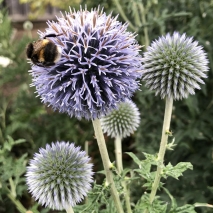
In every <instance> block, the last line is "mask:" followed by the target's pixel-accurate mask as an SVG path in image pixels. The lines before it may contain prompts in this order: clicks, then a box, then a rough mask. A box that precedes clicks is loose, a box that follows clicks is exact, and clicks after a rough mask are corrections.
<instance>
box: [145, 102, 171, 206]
mask: <svg viewBox="0 0 213 213" xmlns="http://www.w3.org/2000/svg"><path fill="white" fill-rule="evenodd" d="M172 106H173V98H166V108H165V114H164V122H163V130H162V137H161V143H160V150H159V153H158V162H159V165H158V168H157V172H156V174H155V180H154V183H153V185H152V191H151V194H150V200H149V201H150V203H151V204H152V202H153V200H154V199H155V195H156V192H157V189H158V186H159V183H160V178H161V172H162V167H163V160H164V155H165V152H166V146H167V141H168V132H169V128H170V122H171V115H172Z"/></svg>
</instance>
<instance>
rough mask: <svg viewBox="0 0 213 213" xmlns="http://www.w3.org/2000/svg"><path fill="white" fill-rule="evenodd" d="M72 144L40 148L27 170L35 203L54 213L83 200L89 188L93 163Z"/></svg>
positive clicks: (58, 144) (28, 183)
mask: <svg viewBox="0 0 213 213" xmlns="http://www.w3.org/2000/svg"><path fill="white" fill-rule="evenodd" d="M89 161H90V158H89V157H88V156H87V155H86V152H84V151H81V150H80V147H75V146H74V144H73V143H71V144H70V143H68V142H63V141H62V142H56V143H52V145H46V149H44V148H41V149H40V150H39V153H36V154H35V155H34V158H33V159H32V160H31V161H30V165H29V166H28V167H27V173H26V177H27V178H26V179H27V185H28V188H29V191H30V192H31V193H32V195H33V197H34V198H35V199H36V200H38V202H39V203H40V204H42V205H45V206H46V207H49V208H51V209H56V210H62V209H67V208H68V207H70V206H75V205H76V203H79V202H80V201H82V199H83V198H84V196H86V195H87V192H88V191H89V190H90V188H91V185H90V184H91V182H92V175H93V172H92V164H91V163H89Z"/></svg>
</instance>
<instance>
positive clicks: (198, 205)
mask: <svg viewBox="0 0 213 213" xmlns="http://www.w3.org/2000/svg"><path fill="white" fill-rule="evenodd" d="M194 207H208V208H213V205H211V204H208V203H195V204H194Z"/></svg>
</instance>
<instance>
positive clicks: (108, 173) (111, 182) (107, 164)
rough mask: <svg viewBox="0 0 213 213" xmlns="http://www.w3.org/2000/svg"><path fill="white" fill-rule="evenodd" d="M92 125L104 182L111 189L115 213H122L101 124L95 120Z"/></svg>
mask: <svg viewBox="0 0 213 213" xmlns="http://www.w3.org/2000/svg"><path fill="white" fill-rule="evenodd" d="M92 123H93V127H94V130H95V136H96V139H97V142H98V147H99V150H100V154H101V158H102V162H103V166H104V170H105V173H106V182H107V184H109V185H110V187H111V193H112V196H113V200H114V202H115V206H116V208H117V212H118V213H123V208H122V205H121V201H120V198H119V195H118V191H117V189H116V187H115V183H114V180H113V175H112V172H111V170H110V167H111V162H110V159H109V155H108V152H107V147H106V143H105V139H104V135H103V132H102V129H101V122H100V120H99V119H95V120H92Z"/></svg>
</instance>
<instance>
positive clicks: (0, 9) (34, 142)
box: [0, 0, 213, 213]
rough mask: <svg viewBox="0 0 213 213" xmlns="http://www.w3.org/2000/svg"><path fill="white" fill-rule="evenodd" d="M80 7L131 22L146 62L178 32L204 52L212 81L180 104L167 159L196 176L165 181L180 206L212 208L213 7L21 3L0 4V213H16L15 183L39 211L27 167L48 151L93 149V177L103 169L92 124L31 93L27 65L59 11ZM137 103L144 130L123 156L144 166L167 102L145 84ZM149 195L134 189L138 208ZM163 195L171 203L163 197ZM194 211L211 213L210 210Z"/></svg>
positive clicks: (182, 2)
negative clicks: (49, 147) (186, 165)
mask: <svg viewBox="0 0 213 213" xmlns="http://www.w3.org/2000/svg"><path fill="white" fill-rule="evenodd" d="M27 2H28V4H25V3H27ZM21 3H22V4H21ZM14 4H15V5H16V6H14ZM80 4H81V5H85V4H87V8H88V9H90V8H92V7H97V6H98V5H101V6H103V7H104V8H105V12H106V13H109V12H111V11H113V14H114V15H117V14H118V13H119V14H120V16H119V20H120V21H122V22H125V21H128V22H129V30H130V31H136V33H137V34H138V36H137V39H138V42H139V43H140V44H141V45H144V47H143V49H142V51H141V54H142V53H143V51H145V49H146V47H147V46H148V45H149V44H150V42H151V41H153V40H154V39H156V38H158V37H159V36H161V35H165V34H166V33H167V32H171V33H172V32H174V31H178V32H180V33H186V34H187V36H193V37H194V39H195V40H198V41H199V44H200V45H202V46H203V47H204V49H205V51H206V52H207V54H208V58H209V61H210V64H209V67H210V71H209V73H208V76H209V77H208V79H205V83H206V84H205V85H203V86H202V90H200V91H196V95H194V96H190V97H189V98H188V99H186V100H182V101H176V102H174V111H173V116H172V123H171V130H172V132H173V135H174V137H175V143H176V144H177V146H176V147H175V150H174V151H168V152H167V154H166V157H165V162H166V163H168V162H171V163H172V164H173V165H175V164H177V163H178V162H180V161H184V162H185V161H189V162H191V163H192V164H193V166H194V170H193V171H187V172H185V173H184V176H183V177H181V178H180V180H179V181H177V180H175V179H172V178H168V179H167V180H166V181H165V180H164V181H165V182H166V184H165V186H166V187H167V188H168V189H169V191H170V193H171V194H173V196H175V198H176V199H177V201H178V203H179V204H183V203H195V202H207V203H210V204H213V164H212V159H213V67H212V66H213V61H212V56H213V50H212V46H213V35H212V34H213V0H173V1H172V0H159V1H158V0H146V1H142V0H120V1H118V0H96V1H92V0H82V1H80V0H73V1H72V0H66V1H64V0H55V1H50V0H45V1H43V0H36V1H35V0H20V4H19V2H18V0H10V1H9V0H6V1H3V0H0V147H1V150H0V212H1V213H16V212H18V210H17V209H16V207H15V205H13V203H12V201H11V199H10V198H9V197H8V188H10V187H11V181H12V183H13V184H12V185H13V186H14V193H16V198H17V200H19V201H20V202H21V203H22V204H23V205H24V206H25V208H28V207H30V206H31V205H32V204H33V202H34V201H33V200H32V198H31V196H30V195H29V194H28V192H27V188H26V185H25V178H24V173H25V167H26V165H27V162H28V160H29V159H30V158H32V156H33V154H34V153H35V152H37V151H38V149H39V148H40V147H44V146H45V144H46V143H51V142H52V141H61V140H64V141H70V142H75V143H76V144H78V145H81V146H82V147H84V146H85V143H86V142H87V143H86V144H88V146H89V155H90V156H91V158H92V161H93V163H94V170H95V171H99V170H101V169H102V163H101V161H100V156H99V151H98V148H97V145H96V141H95V139H94V132H93V128H92V123H91V121H86V120H81V121H78V120H77V119H75V118H71V119H70V118H69V117H68V116H67V115H66V114H59V113H58V112H54V111H52V110H51V108H48V107H46V106H44V105H43V104H41V101H40V99H39V97H36V94H35V90H34V88H33V87H30V84H31V77H30V76H29V74H28V70H30V66H29V64H28V63H27V60H26V57H25V48H26V45H27V43H29V42H30V41H32V40H36V39H37V38H38V36H37V33H36V32H37V30H38V29H39V30H41V31H42V30H44V28H45V27H46V23H45V22H46V20H47V18H53V19H55V18H54V17H55V14H59V11H63V10H69V5H70V6H71V7H75V8H76V9H78V8H79V5H80ZM17 5H18V6H17ZM14 8H15V9H14ZM14 11H15V12H14ZM27 20H30V21H31V22H32V23H33V28H32V29H31V28H30V25H27V26H26V23H25V21H27ZM24 23H25V29H24V28H23V24H24ZM133 100H134V102H135V103H136V104H137V106H138V107H139V109H140V112H141V124H140V127H139V129H138V131H137V132H135V134H133V135H131V137H128V138H126V139H124V141H123V151H124V152H127V151H128V152H130V151H132V152H134V153H136V154H137V155H138V156H139V157H140V158H141V159H142V158H143V155H142V152H148V153H157V151H158V147H159V143H160V137H161V130H162V122H163V115H164V100H161V99H160V98H159V97H155V95H154V93H153V92H151V91H149V90H147V89H146V88H145V87H144V86H143V82H142V86H141V91H138V92H137V93H136V94H135V95H134V97H133ZM106 142H107V146H108V148H109V152H110V157H111V160H112V161H113V160H114V154H113V152H114V147H113V140H112V139H110V138H108V137H106ZM123 159H124V165H125V166H130V167H134V165H132V161H131V159H130V157H129V156H128V155H127V154H125V153H124V154H123ZM95 178H96V179H97V181H100V180H101V179H102V178H103V177H102V176H100V175H97V174H96V175H95ZM144 191H145V189H144V188H143V187H139V188H138V186H137V187H132V188H131V192H132V196H133V201H136V200H137V199H138V198H139V197H140V196H141V195H142V194H143V193H144ZM161 195H162V196H163V197H165V200H168V197H167V196H166V195H164V194H163V192H162V194H161ZM168 202H169V200H168ZM39 209H40V211H41V212H47V211H45V210H42V208H41V207H39ZM196 211H197V212H198V213H199V212H200V213H201V212H202V213H208V212H209V213H210V212H213V210H211V209H207V208H197V209H196ZM49 212H53V211H49Z"/></svg>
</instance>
